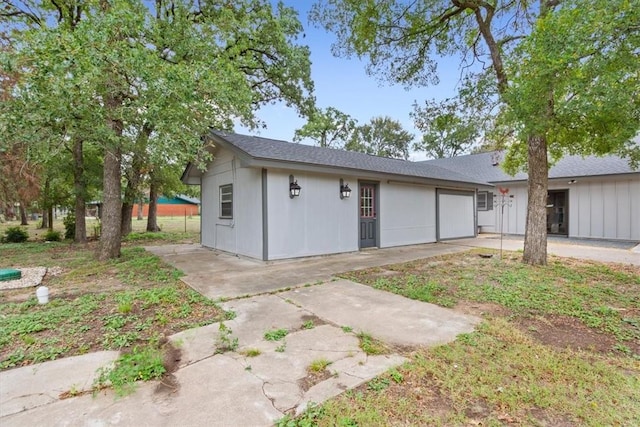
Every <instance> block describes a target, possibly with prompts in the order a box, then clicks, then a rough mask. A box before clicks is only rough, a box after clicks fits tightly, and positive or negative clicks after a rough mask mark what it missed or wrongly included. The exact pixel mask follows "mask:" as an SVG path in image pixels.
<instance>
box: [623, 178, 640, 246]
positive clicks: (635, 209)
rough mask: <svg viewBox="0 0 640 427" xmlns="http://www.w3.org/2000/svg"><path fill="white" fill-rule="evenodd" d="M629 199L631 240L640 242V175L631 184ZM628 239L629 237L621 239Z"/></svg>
mask: <svg viewBox="0 0 640 427" xmlns="http://www.w3.org/2000/svg"><path fill="white" fill-rule="evenodd" d="M629 199H630V213H629V219H630V221H631V234H630V238H629V239H630V240H640V174H638V175H637V176H636V177H635V178H634V179H633V180H631V181H630V183H629ZM621 238H623V239H626V238H627V237H621Z"/></svg>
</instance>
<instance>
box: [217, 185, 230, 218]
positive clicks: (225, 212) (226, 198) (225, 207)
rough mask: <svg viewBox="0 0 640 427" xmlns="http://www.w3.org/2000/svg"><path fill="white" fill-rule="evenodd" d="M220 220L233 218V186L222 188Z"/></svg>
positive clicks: (222, 186)
mask: <svg viewBox="0 0 640 427" xmlns="http://www.w3.org/2000/svg"><path fill="white" fill-rule="evenodd" d="M220 218H233V184H226V185H221V186H220Z"/></svg>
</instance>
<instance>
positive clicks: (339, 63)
mask: <svg viewBox="0 0 640 427" xmlns="http://www.w3.org/2000/svg"><path fill="white" fill-rule="evenodd" d="M284 3H285V4H286V5H287V6H290V7H293V8H294V9H296V10H298V12H299V17H300V21H301V22H302V24H303V26H304V28H305V34H306V37H305V38H304V39H303V42H304V43H307V44H308V45H309V47H310V50H311V61H312V66H311V76H312V78H313V80H314V83H315V96H316V103H317V106H318V107H320V108H327V107H335V108H337V109H338V110H340V111H343V112H344V113H347V114H349V115H351V116H352V117H354V118H355V119H357V120H358V123H359V124H364V123H366V122H368V121H369V120H370V119H371V118H373V117H376V116H390V117H391V118H393V119H396V120H398V121H400V123H402V125H403V126H404V127H405V129H407V130H409V131H411V132H412V133H414V134H415V136H416V139H418V138H419V137H420V135H419V132H418V131H417V130H416V129H415V128H414V126H413V121H412V120H411V118H410V117H409V112H410V111H412V105H413V103H414V101H418V103H422V102H423V101H424V100H425V99H430V98H436V99H442V98H446V97H450V96H452V95H454V93H455V88H456V84H457V83H458V78H459V75H460V71H459V69H458V64H459V62H458V61H456V60H452V59H449V60H446V59H443V60H441V61H440V66H439V68H438V74H439V75H440V83H439V84H438V85H437V86H431V87H427V88H414V89H411V90H409V91H407V90H405V89H404V87H402V86H401V85H390V84H389V83H387V82H379V81H378V80H377V79H376V78H375V77H374V76H368V75H367V74H366V72H365V62H364V61H360V60H358V59H357V58H352V59H346V58H336V57H334V56H333V55H332V54H331V44H332V43H333V42H334V40H335V37H334V36H333V35H332V34H330V33H327V32H325V31H324V29H320V28H316V27H315V26H314V25H312V24H310V23H309V22H308V18H307V14H308V11H309V8H310V6H311V4H312V2H311V1H307V0H284ZM258 115H259V117H260V118H261V119H262V120H264V122H265V123H266V125H267V128H266V129H260V130H259V131H251V133H252V134H254V135H259V136H263V137H266V138H274V139H282V140H285V141H291V140H292V138H293V134H294V132H295V130H296V129H298V128H300V127H302V126H303V125H304V124H305V122H306V120H305V119H303V118H301V117H298V115H297V113H296V112H295V111H294V110H293V109H290V108H287V107H286V106H284V105H278V104H277V105H270V106H267V107H264V108H262V109H261V110H260V112H259V114H258ZM238 131H241V132H247V131H246V130H244V129H238ZM411 158H412V159H413V160H419V159H424V158H425V156H424V154H422V153H412V156H411Z"/></svg>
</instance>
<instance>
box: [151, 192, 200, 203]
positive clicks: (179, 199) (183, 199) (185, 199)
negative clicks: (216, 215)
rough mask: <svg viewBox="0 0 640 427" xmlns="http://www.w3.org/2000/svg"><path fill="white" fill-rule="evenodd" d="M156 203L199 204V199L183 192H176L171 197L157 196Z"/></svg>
mask: <svg viewBox="0 0 640 427" xmlns="http://www.w3.org/2000/svg"><path fill="white" fill-rule="evenodd" d="M158 203H160V204H190V205H199V204H200V200H199V199H196V198H195V197H189V196H187V195H185V194H176V195H175V196H173V197H170V198H169V197H165V196H160V197H158Z"/></svg>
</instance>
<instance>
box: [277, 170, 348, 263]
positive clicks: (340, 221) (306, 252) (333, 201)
mask: <svg viewBox="0 0 640 427" xmlns="http://www.w3.org/2000/svg"><path fill="white" fill-rule="evenodd" d="M292 174H293V175H294V177H295V179H296V180H297V181H298V184H299V185H300V186H301V187H302V190H301V192H300V196H299V197H296V198H294V199H291V198H289V175H290V172H288V171H276V170H269V171H268V179H267V194H268V196H267V200H268V204H269V206H268V221H269V235H268V241H269V259H283V258H294V257H303V256H311V255H324V254H332V253H340V252H350V251H357V250H358V216H357V215H358V197H357V195H356V193H357V192H356V191H355V190H354V192H352V196H351V197H350V198H349V199H344V200H342V199H340V192H339V189H340V178H343V179H344V180H345V182H346V183H348V184H349V186H350V187H351V188H352V189H354V188H357V179H356V178H353V177H348V176H331V175H320V174H309V173H305V172H293V173H292Z"/></svg>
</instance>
